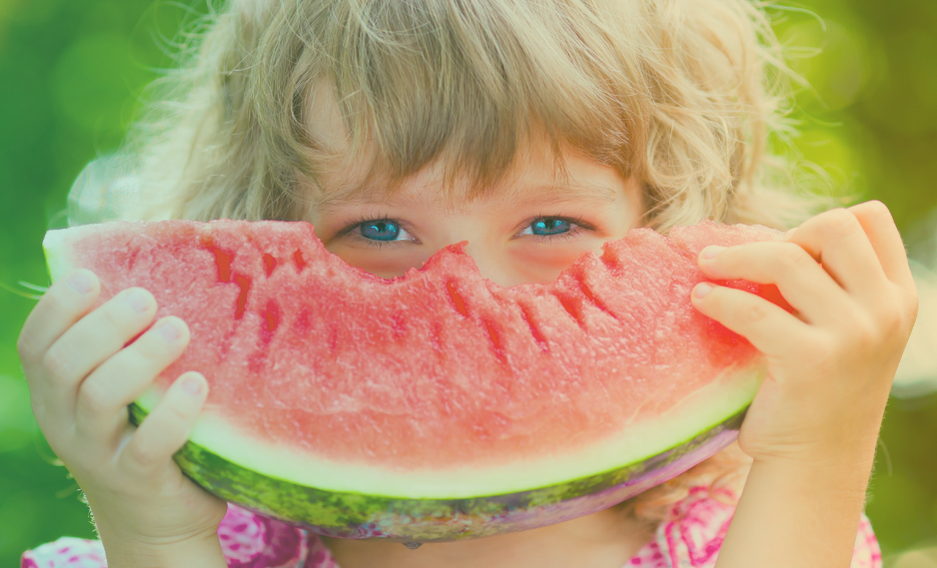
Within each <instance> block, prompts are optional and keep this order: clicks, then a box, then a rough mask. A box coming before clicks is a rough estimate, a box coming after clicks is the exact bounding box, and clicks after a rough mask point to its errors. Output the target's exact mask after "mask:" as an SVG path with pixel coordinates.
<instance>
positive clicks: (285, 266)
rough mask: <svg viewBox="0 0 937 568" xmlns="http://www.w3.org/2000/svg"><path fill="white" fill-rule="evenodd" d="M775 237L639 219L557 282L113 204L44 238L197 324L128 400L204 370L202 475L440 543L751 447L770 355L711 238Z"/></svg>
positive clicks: (68, 259)
mask: <svg viewBox="0 0 937 568" xmlns="http://www.w3.org/2000/svg"><path fill="white" fill-rule="evenodd" d="M779 235H780V233H778V232H776V231H771V230H768V229H765V228H759V227H744V226H732V227H727V226H724V225H718V224H715V223H711V222H704V223H701V224H699V225H697V226H694V227H679V228H675V229H673V230H672V231H671V234H670V236H669V237H664V236H662V235H660V234H658V233H656V232H654V231H651V230H647V229H641V230H634V231H631V232H630V233H628V235H627V236H626V237H625V238H624V239H622V240H620V241H616V242H610V243H607V244H606V245H605V246H604V248H603V251H602V254H601V255H596V254H592V253H587V254H585V255H583V256H582V257H581V258H580V259H578V260H577V261H576V263H575V264H573V265H572V266H571V267H570V268H568V269H567V270H565V271H564V272H563V273H562V274H561V275H560V277H559V278H558V279H557V280H556V281H555V282H552V283H550V284H526V285H520V286H514V287H509V288H505V287H501V286H498V285H496V284H494V283H492V282H490V281H488V280H486V279H484V278H483V277H482V276H481V274H480V273H479V271H478V269H477V267H476V266H475V264H474V262H473V261H472V260H471V258H470V257H469V256H467V255H466V254H465V253H464V251H463V245H462V244H460V245H453V246H450V247H447V248H446V249H443V250H442V251H440V252H438V253H437V254H436V255H434V256H433V257H432V258H431V259H430V260H429V261H427V263H426V264H425V265H424V266H423V267H422V268H421V269H419V270H417V269H412V270H410V271H408V272H407V273H406V274H405V275H404V276H402V277H399V278H395V279H391V280H385V279H381V278H378V277H376V276H373V275H370V274H368V273H366V272H363V271H361V270H359V269H357V268H353V267H351V266H349V265H347V264H346V263H345V262H343V261H342V260H341V259H340V258H338V257H337V256H335V255H333V254H331V253H329V252H328V251H327V250H326V249H325V248H324V246H323V245H322V243H321V241H319V240H318V239H317V238H316V237H315V235H314V233H313V229H312V226H311V225H309V224H307V223H285V222H272V221H270V222H253V223H249V222H237V221H213V222H210V223H197V222H190V221H162V222H156V223H126V222H119V223H107V224H103V225H87V226H82V227H75V228H71V229H66V230H59V231H50V232H49V233H48V234H47V235H46V238H45V240H44V242H43V246H44V248H45V251H46V256H47V260H48V263H49V269H50V274H51V275H52V278H53V280H55V279H58V278H59V277H61V276H62V275H63V274H65V273H67V272H69V271H70V270H72V269H74V268H78V267H83V268H88V269H90V270H92V271H94V272H95V273H96V274H97V275H98V276H99V278H100V280H101V283H102V295H101V299H102V301H104V300H106V299H107V298H109V297H111V296H113V295H114V294H116V293H117V292H119V291H120V290H122V289H125V288H127V287H131V286H142V287H144V288H147V289H148V290H150V291H151V292H152V293H153V295H154V296H155V297H156V300H157V302H158V303H159V313H158V316H164V315H170V314H172V315H176V316H179V317H181V318H182V319H183V320H185V321H186V322H187V324H188V325H189V327H190V330H191V342H190V345H189V347H188V348H187V350H186V352H185V353H184V354H183V356H182V357H181V358H180V359H179V360H178V361H176V362H175V363H174V364H173V365H171V366H170V367H169V368H168V369H167V370H166V371H165V372H164V373H162V374H161V375H160V377H159V378H158V380H157V382H156V384H155V385H154V387H153V388H151V389H150V390H149V391H147V393H146V394H145V395H143V396H142V397H141V398H140V399H139V400H138V401H136V403H135V404H134V405H132V407H131V414H132V416H133V418H134V419H135V420H136V421H138V422H139V421H140V420H142V419H143V417H144V416H145V415H146V414H147V413H148V412H149V411H150V410H152V408H154V406H155V404H156V403H157V401H158V400H159V399H160V397H161V396H162V393H163V392H164V391H165V389H166V388H167V387H168V385H169V384H170V383H171V382H172V381H173V380H174V379H175V378H176V377H177V376H178V375H180V374H181V373H182V372H184V371H187V370H197V371H200V372H201V373H203V374H204V375H205V376H206V378H207V379H208V381H209V385H210V394H209V399H208V401H207V403H206V407H205V409H204V411H203V413H202V415H201V416H200V418H199V421H198V423H197V424H196V426H195V429H194V431H193V432H192V435H191V438H190V441H189V442H188V443H187V444H186V446H185V447H184V448H183V449H182V450H181V451H180V452H179V453H178V454H177V456H176V460H177V462H178V463H179V464H180V466H181V467H182V469H183V471H185V472H186V473H187V475H189V476H190V477H191V478H192V479H194V480H195V481H196V482H198V483H199V484H201V485H202V486H203V487H205V488H206V489H207V490H209V491H211V492H213V493H215V494H216V495H219V496H221V497H223V498H225V499H228V500H231V501H234V502H237V503H239V504H241V505H244V506H247V507H249V508H251V509H254V510H256V511H258V512H261V513H263V514H266V515H269V516H272V517H276V518H279V519H283V520H287V521H291V522H295V523H298V524H301V525H304V526H306V527H309V528H311V529H313V530H315V531H317V532H320V533H324V534H330V535H334V536H340V537H350V538H368V537H385V538H393V539H400V540H405V541H419V542H426V541H436V540H451V539H456V538H465V537H474V536H486V535H491V534H497V533H500V532H507V531H512V530H522V529H527V528H534V527H538V526H544V525H546V524H550V523H555V522H560V521H563V520H567V519H570V518H574V517H577V516H581V515H584V514H588V513H591V512H594V511H598V510H600V509H602V508H605V507H608V506H611V505H613V504H615V503H618V502H620V501H622V500H624V499H627V498H630V497H632V496H634V495H636V494H638V493H640V492H642V491H644V490H646V489H648V488H650V487H652V486H653V485H656V484H658V483H660V482H662V481H664V480H666V479H669V478H671V477H674V476H675V475H678V474H679V473H681V472H683V471H685V470H686V469H688V468H690V467H692V466H693V465H695V464H696V463H699V462H700V461H702V460H704V459H706V458H707V457H709V456H711V455H712V454H713V453H715V452H716V451H718V450H719V449H721V448H723V447H725V446H726V445H728V444H729V443H731V442H732V441H733V440H734V439H735V436H736V435H737V430H738V428H739V426H740V424H741V420H742V417H743V415H744V411H745V409H746V408H747V406H748V404H749V403H750V402H751V400H752V398H753V396H754V394H755V392H756V390H757V388H758V385H759V384H760V380H761V378H762V376H763V373H764V371H763V361H762V358H761V356H760V355H759V354H758V353H757V351H756V350H755V349H754V348H753V347H752V346H751V345H750V344H749V343H748V342H747V341H745V340H744V339H743V338H741V337H739V336H738V335H736V334H734V333H732V332H730V331H729V330H727V329H725V328H724V327H723V326H721V325H719V324H718V323H716V322H714V321H713V320H711V319H709V318H706V317H704V316H702V315H701V314H699V313H698V312H697V311H696V310H695V309H694V308H693V307H692V305H691V304H690V300H689V294H690V290H691V289H692V287H693V286H694V285H695V284H696V283H698V282H700V281H702V280H704V279H705V278H704V277H703V275H702V273H701V272H700V271H699V270H698V268H697V265H696V258H697V254H698V252H699V250H700V249H702V248H703V247H704V246H706V245H710V244H717V245H723V246H731V245H734V244H741V243H745V242H752V241H759V240H771V239H776V238H778V237H779ZM724 284H728V285H731V286H734V287H738V288H743V289H747V290H749V291H751V292H754V293H758V294H761V295H763V296H766V297H774V298H776V297H777V291H776V289H772V288H771V287H764V286H759V285H757V284H751V283H746V282H730V283H724Z"/></svg>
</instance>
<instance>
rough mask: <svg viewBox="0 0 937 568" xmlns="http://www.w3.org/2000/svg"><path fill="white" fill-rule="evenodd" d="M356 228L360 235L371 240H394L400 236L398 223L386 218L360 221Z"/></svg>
mask: <svg viewBox="0 0 937 568" xmlns="http://www.w3.org/2000/svg"><path fill="white" fill-rule="evenodd" d="M358 230H359V231H360V232H361V236H362V237H364V238H366V239H371V240H373V241H395V240H397V237H398V236H400V225H398V224H397V223H394V222H393V221H388V220H386V219H385V220H381V221H368V222H367V223H362V224H361V225H360V226H359V229H358Z"/></svg>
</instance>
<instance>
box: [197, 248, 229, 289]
mask: <svg viewBox="0 0 937 568" xmlns="http://www.w3.org/2000/svg"><path fill="white" fill-rule="evenodd" d="M203 245H204V247H205V248H206V249H208V250H209V251H210V252H211V253H212V254H214V255H215V264H216V265H217V266H218V281H219V282H231V261H232V260H234V253H233V252H225V251H223V250H221V249H220V248H218V247H217V246H215V243H213V242H211V241H205V242H204V243H203Z"/></svg>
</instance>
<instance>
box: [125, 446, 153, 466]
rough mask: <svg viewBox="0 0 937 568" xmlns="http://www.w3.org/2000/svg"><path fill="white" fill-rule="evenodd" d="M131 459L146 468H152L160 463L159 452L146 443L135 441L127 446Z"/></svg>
mask: <svg viewBox="0 0 937 568" xmlns="http://www.w3.org/2000/svg"><path fill="white" fill-rule="evenodd" d="M127 452H128V453H129V456H130V459H131V460H132V461H133V462H134V463H136V464H138V465H140V466H143V467H144V468H147V467H152V466H153V465H155V464H157V463H158V462H159V455H158V452H157V451H156V450H155V449H154V448H153V447H152V446H151V445H150V444H147V443H146V442H142V441H139V440H134V441H133V442H132V443H130V444H128V445H127Z"/></svg>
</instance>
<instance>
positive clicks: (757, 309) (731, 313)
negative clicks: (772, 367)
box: [691, 282, 810, 357]
mask: <svg viewBox="0 0 937 568" xmlns="http://www.w3.org/2000/svg"><path fill="white" fill-rule="evenodd" d="M691 298H692V301H693V305H694V306H695V307H696V309H697V310H699V311H700V313H702V314H703V315H705V316H709V317H711V318H712V319H714V320H716V321H717V322H719V323H721V324H722V325H724V326H726V327H727V328H729V329H730V330H732V331H734V332H735V333H737V334H739V335H741V336H742V337H744V338H745V339H747V340H749V341H750V342H751V344H752V345H754V346H755V349H757V350H759V351H761V352H762V353H763V354H765V355H766V356H768V357H784V356H787V355H790V351H791V345H792V343H791V342H789V341H783V340H781V341H779V338H785V337H789V338H793V337H804V336H805V335H807V334H808V333H809V331H810V330H809V327H808V326H807V324H805V323H804V322H802V321H800V320H799V319H797V318H796V317H795V316H794V315H792V314H789V313H787V312H786V311H785V310H784V309H782V308H780V307H778V306H776V305H774V304H772V303H771V302H769V301H768V300H765V299H764V298H761V297H759V296H756V295H754V294H751V293H749V292H745V291H744V290H736V289H735V288H727V287H725V286H717V285H714V284H710V283H708V282H702V283H700V284H697V285H696V287H695V288H693V293H692V294H691Z"/></svg>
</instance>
